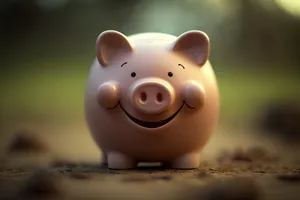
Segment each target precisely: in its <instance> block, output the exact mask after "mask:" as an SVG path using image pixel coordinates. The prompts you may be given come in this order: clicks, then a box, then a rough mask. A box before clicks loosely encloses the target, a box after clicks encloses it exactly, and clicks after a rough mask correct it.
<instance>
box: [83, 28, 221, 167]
mask: <svg viewBox="0 0 300 200" xmlns="http://www.w3.org/2000/svg"><path fill="white" fill-rule="evenodd" d="M209 52H210V42H209V38H208V36H207V35H206V34H205V33H203V32H201V31H196V30H195V31H188V32H185V33H183V34H181V35H180V36H179V37H175V36H172V35H168V34H162V33H141V34H136V35H131V36H128V37H126V36H125V35H123V34H122V33H120V32H117V31H110V30H109V31H104V32H102V33H101V34H100V35H99V37H98V39H97V42H96V57H97V59H95V61H94V63H93V65H92V67H91V69H90V73H89V77H88V82H87V87H86V94H85V113H86V120H87V124H88V126H89V129H90V132H91V134H92V136H93V138H94V140H95V141H96V143H97V145H98V146H99V147H100V148H101V150H102V152H103V156H102V161H103V163H104V164H107V165H108V168H110V169H130V168H135V167H136V166H137V164H138V163H139V162H161V163H162V164H163V165H166V166H167V167H170V168H177V169H193V168H197V167H198V166H199V163H200V152H201V150H202V148H203V147H204V145H205V144H206V143H207V142H208V140H209V138H210V135H211V134H212V132H213V129H214V126H215V125H216V123H217V121H218V117H219V91H218V86H217V81H216V78H215V74H214V71H213V68H212V67H211V65H210V63H209V61H208V58H209Z"/></svg>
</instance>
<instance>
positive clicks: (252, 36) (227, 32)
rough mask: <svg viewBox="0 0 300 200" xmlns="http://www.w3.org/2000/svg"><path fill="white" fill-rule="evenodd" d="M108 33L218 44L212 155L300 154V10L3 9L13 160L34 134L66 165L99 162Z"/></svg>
mask: <svg viewBox="0 0 300 200" xmlns="http://www.w3.org/2000/svg"><path fill="white" fill-rule="evenodd" d="M107 29H114V30H118V31H121V32H122V33H124V34H126V35H130V34H134V33H138V32H148V31H149V32H164V33H169V34H174V35H179V34H181V33H183V32H185V31H188V30H192V29H199V30H202V31H204V32H206V33H207V34H208V36H209V37H210V40H211V58H210V60H211V63H212V65H213V67H214V69H215V72H216V75H217V78H218V82H219V87H220V94H221V116H220V123H219V125H218V127H217V129H216V132H217V133H216V134H215V135H214V136H213V138H212V141H211V143H210V146H209V147H208V148H207V149H208V150H207V151H208V152H213V150H216V148H215V147H216V146H218V147H226V146H227V147H230V146H232V145H233V144H235V145H241V146H244V145H245V144H248V143H249V144H250V143H251V144H258V143H262V144H263V145H267V144H269V145H270V147H272V148H273V149H275V150H278V149H279V146H280V147H283V148H284V149H285V148H288V147H290V146H293V145H292V144H297V143H296V141H297V139H299V138H300V133H299V130H300V108H299V107H300V1H298V0H242V1H241V0H1V1H0V44H1V45H0V46H1V48H0V70H1V71H0V81H1V85H0V92H1V93H0V94H1V98H0V123H1V124H0V128H1V130H0V138H1V141H2V144H3V145H2V146H1V148H2V149H3V150H5V148H6V146H7V145H6V144H7V141H8V140H9V139H10V138H11V137H12V135H13V133H14V132H15V131H18V130H30V131H33V132H36V133H37V134H39V135H40V136H41V137H44V139H45V140H46V141H47V142H48V143H49V144H50V146H52V148H53V149H54V151H56V153H57V154H59V155H62V154H64V155H65V156H70V155H72V156H78V155H81V158H86V159H90V158H93V159H94V158H98V155H99V152H98V149H97V147H96V146H95V144H94V142H93V141H92V139H91V137H90V135H89V133H88V130H87V127H86V124H85V121H84V112H83V100H84V99H83V98H84V90H85V84H86V81H87V75H88V71H89V68H90V66H91V64H92V61H93V59H94V58H95V41H96V38H97V36H98V35H99V34H100V33H101V32H102V31H104V30H107ZM262 136H263V138H266V139H264V140H262V139H259V140H258V138H261V137H262ZM275 138H277V139H275ZM273 139H274V141H273ZM220 143H221V144H222V145H220ZM295 146H297V145H295ZM294 154H297V153H295V151H294Z"/></svg>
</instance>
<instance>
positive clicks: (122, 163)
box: [107, 152, 137, 169]
mask: <svg viewBox="0 0 300 200" xmlns="http://www.w3.org/2000/svg"><path fill="white" fill-rule="evenodd" d="M107 162H108V168H109V169H132V168H135V167H136V165H137V162H136V161H135V160H134V159H133V158H131V157H129V156H127V155H124V154H121V153H118V152H110V153H108V154H107Z"/></svg>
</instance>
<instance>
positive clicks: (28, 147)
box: [8, 131, 48, 153]
mask: <svg viewBox="0 0 300 200" xmlns="http://www.w3.org/2000/svg"><path fill="white" fill-rule="evenodd" d="M47 150H48V147H47V145H46V144H45V143H44V142H43V141H42V140H41V139H40V137H39V136H38V135H37V134H36V133H34V132H30V131H18V132H16V133H15V136H14V138H13V139H12V142H11V144H10V145H9V147H8V152H11V153H12V152H36V153H40V152H45V151H47Z"/></svg>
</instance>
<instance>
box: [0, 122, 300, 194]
mask: <svg viewBox="0 0 300 200" xmlns="http://www.w3.org/2000/svg"><path fill="white" fill-rule="evenodd" d="M70 127H72V128H70ZM16 130H20V131H17V132H16ZM221 130H222V131H221ZM1 131H2V133H3V132H6V133H9V134H1V135H0V136H1V162H0V163H1V164H0V199H56V200H59V199H145V200H147V199H191V200H192V199H205V200H206V199H207V200H209V199H210V200H215V199H230V200H233V199H234V200H236V199H242V200H248V199H249V200H250V199H251V200H252V199H253V200H254V199H266V200H269V199H270V200H277V199H278V200H279V199H288V200H293V199H295V200H298V199H300V162H299V158H297V155H298V154H299V153H297V152H299V151H296V150H291V151H288V148H287V147H286V146H284V145H280V144H279V143H276V142H275V141H271V140H269V139H263V138H259V139H258V138H257V137H250V136H249V134H248V133H246V131H245V129H243V128H240V129H239V128H237V129H236V130H235V131H234V133H235V134H233V133H232V130H230V129H228V128H226V127H222V128H219V130H217V131H216V133H215V134H214V135H213V137H212V138H211V141H210V142H209V144H208V145H207V146H206V147H205V149H204V151H203V153H202V157H201V158H200V159H201V166H200V167H199V168H198V169H194V170H170V169H165V168H163V167H162V166H160V165H159V164H158V163H153V164H149V163H141V164H140V165H139V167H138V168H137V169H135V170H109V169H107V167H106V166H102V165H101V164H100V163H99V161H100V156H99V149H98V148H97V147H96V145H95V144H94V142H93V141H92V139H91V137H90V135H89V134H88V131H87V130H86V128H85V126H84V124H83V123H82V122H74V121H73V122H70V123H69V124H64V125H61V124H60V123H56V122H55V123H54V122H51V123H50V122H49V121H48V122H47V123H43V122H41V123H39V125H36V124H30V123H28V122H22V123H20V124H15V125H14V126H11V125H9V123H5V124H3V126H2V130H1ZM246 135H247V136H246ZM287 146H288V145H287ZM288 155H289V156H288Z"/></svg>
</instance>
